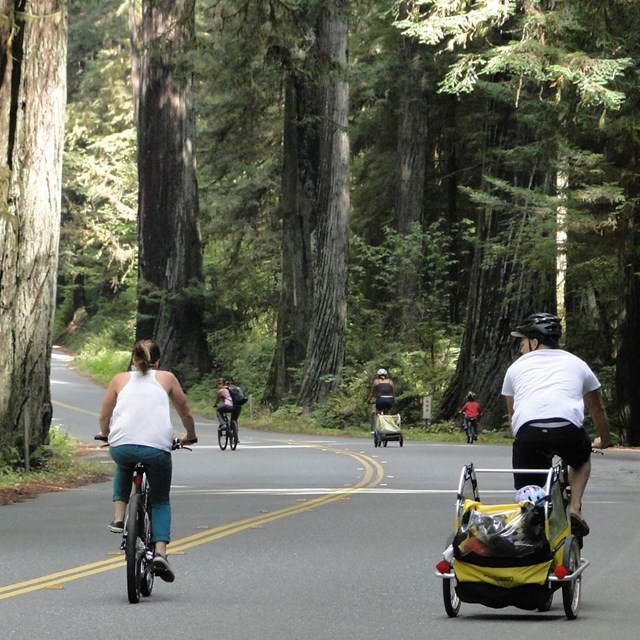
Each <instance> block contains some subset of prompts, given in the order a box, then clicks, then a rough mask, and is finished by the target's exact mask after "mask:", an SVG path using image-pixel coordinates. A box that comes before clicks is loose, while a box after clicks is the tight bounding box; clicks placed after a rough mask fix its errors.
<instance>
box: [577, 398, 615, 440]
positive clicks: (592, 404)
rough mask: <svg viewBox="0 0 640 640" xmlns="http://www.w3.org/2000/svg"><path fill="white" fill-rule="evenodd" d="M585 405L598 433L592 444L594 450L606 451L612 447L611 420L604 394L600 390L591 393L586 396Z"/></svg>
mask: <svg viewBox="0 0 640 640" xmlns="http://www.w3.org/2000/svg"><path fill="white" fill-rule="evenodd" d="M584 404H585V406H586V407H587V409H589V413H590V414H591V418H592V419H593V425H594V426H595V428H596V431H597V432H598V437H597V438H596V439H595V440H594V441H593V442H592V443H591V446H592V447H593V448H594V449H606V448H607V447H610V446H611V444H612V442H611V433H610V432H609V419H608V418H607V412H606V411H605V409H604V404H603V402H602V394H601V393H600V389H596V390H595V391H590V392H589V393H587V394H586V395H585V396H584Z"/></svg>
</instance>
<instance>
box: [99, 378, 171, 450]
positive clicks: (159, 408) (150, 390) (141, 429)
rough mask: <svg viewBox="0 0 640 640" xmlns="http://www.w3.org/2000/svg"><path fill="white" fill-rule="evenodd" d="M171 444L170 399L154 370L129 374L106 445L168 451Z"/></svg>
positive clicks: (117, 403)
mask: <svg viewBox="0 0 640 640" xmlns="http://www.w3.org/2000/svg"><path fill="white" fill-rule="evenodd" d="M172 443H173V426H172V425H171V417H170V405H169V396H168V394H167V392H166V391H165V390H164V387H163V386H162V385H161V384H160V383H159V382H158V381H157V380H156V372H155V370H154V369H151V370H149V371H147V373H146V374H143V373H141V372H140V371H131V372H130V373H129V382H127V384H125V386H124V387H123V388H122V390H121V391H120V393H119V394H118V398H117V400H116V406H115V409H114V410H113V415H112V416H111V423H110V426H109V444H110V445H111V446H114V447H117V446H118V445H121V444H139V445H144V446H146V447H154V448H155V449H162V450H163V451H171V445H172Z"/></svg>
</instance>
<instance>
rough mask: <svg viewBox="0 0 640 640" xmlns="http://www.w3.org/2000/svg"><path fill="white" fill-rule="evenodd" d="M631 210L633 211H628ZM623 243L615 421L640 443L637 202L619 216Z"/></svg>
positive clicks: (639, 224)
mask: <svg viewBox="0 0 640 640" xmlns="http://www.w3.org/2000/svg"><path fill="white" fill-rule="evenodd" d="M630 209H632V210H630ZM620 238H621V243H622V251H621V259H622V275H623V283H622V292H621V293H622V297H623V300H624V315H623V318H622V322H621V326H620V347H619V348H618V357H617V361H616V396H617V398H616V399H617V403H616V404H617V408H618V422H619V424H620V427H621V430H622V432H623V434H624V435H625V436H626V444H628V445H629V446H633V447H637V446H640V394H639V393H638V363H639V362H640V335H639V334H638V327H640V277H639V276H638V274H639V273H640V249H639V247H640V207H638V205H637V204H636V205H635V206H633V207H629V208H628V209H625V210H624V211H623V212H622V214H621V216H620Z"/></svg>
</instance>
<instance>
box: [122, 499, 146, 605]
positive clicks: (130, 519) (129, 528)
mask: <svg viewBox="0 0 640 640" xmlns="http://www.w3.org/2000/svg"><path fill="white" fill-rule="evenodd" d="M141 511H142V507H141V504H140V494H139V493H134V494H133V495H132V496H131V498H130V499H129V507H128V509H127V523H126V525H125V532H126V535H127V543H126V545H125V556H126V558H127V596H128V597H129V602H130V603H131V604H137V603H138V602H140V568H141V562H140V557H141V552H140V548H141V547H142V543H141V542H140V529H141V528H142V526H143V525H142V520H141V518H142V515H141Z"/></svg>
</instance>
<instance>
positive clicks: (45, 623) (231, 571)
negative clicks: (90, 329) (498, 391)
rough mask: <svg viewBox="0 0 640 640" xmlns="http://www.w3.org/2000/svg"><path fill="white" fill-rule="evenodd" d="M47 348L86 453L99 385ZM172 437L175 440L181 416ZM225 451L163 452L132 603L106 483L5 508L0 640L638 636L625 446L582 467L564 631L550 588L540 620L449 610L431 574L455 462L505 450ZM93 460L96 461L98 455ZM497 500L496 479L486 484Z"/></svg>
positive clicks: (502, 457) (258, 445)
mask: <svg viewBox="0 0 640 640" xmlns="http://www.w3.org/2000/svg"><path fill="white" fill-rule="evenodd" d="M66 360H67V359H66V358H65V356H64V355H63V354H61V353H58V352H56V353H55V354H54V360H53V372H52V393H53V398H54V402H55V404H54V420H55V423H56V424H57V425H59V426H60V428H64V429H65V430H67V431H69V432H70V433H71V434H72V435H74V436H75V437H77V438H79V439H81V440H83V441H86V442H92V438H93V435H94V434H95V433H96V432H97V412H98V410H99V406H100V401H101V399H102V393H103V390H102V389H101V388H100V387H99V386H97V385H95V384H93V383H91V382H90V381H88V380H87V379H86V378H84V377H82V376H80V375H77V374H76V373H74V372H73V371H72V370H70V369H69V368H68V367H67V364H68V363H67V361H66ZM174 424H175V425H176V432H177V433H178V434H179V433H180V430H179V429H178V425H179V423H178V421H177V420H176V421H175V423H174ZM240 425H241V429H240V439H241V442H240V445H239V446H238V449H237V450H236V451H235V452H232V451H229V450H227V451H224V452H223V451H220V450H219V448H218V446H217V441H216V438H215V429H214V426H213V425H212V423H211V422H209V421H206V420H202V419H197V430H198V435H199V437H200V444H198V445H197V446H195V447H194V448H193V451H192V452H188V451H178V452H176V453H175V454H174V458H173V460H174V476H173V482H174V485H173V489H172V504H173V527H172V532H173V541H172V544H171V546H170V550H171V551H172V555H171V556H170V561H171V564H172V566H173V568H174V570H175V572H176V576H177V577H176V581H175V582H174V583H173V584H165V583H163V582H161V581H158V580H157V581H156V584H155V586H154V591H153V594H152V596H151V597H150V598H144V599H143V600H142V601H141V603H140V604H138V605H130V604H129V603H128V600H127V595H126V580H125V569H124V565H123V559H122V555H121V554H120V553H119V551H118V549H119V543H120V536H117V535H114V534H112V533H110V532H109V531H108V530H107V524H108V522H109V521H110V520H111V517H112V511H111V486H110V483H103V484H98V485H90V486H86V487H81V488H78V489H73V490H68V491H62V492H59V493H49V494H43V495H41V496H39V497H37V498H35V499H33V500H28V501H26V502H23V503H20V504H15V505H8V506H4V507H0V549H1V552H0V638H2V639H9V638H11V639H20V640H22V639H27V638H28V639H30V640H31V639H48V638H64V639H65V640H80V639H82V640H86V639H87V638H89V639H91V640H112V639H114V640H115V639H117V638H141V639H142V640H147V639H151V638H185V639H189V640H210V639H212V638H216V639H220V640H245V639H253V638H255V639H261V640H345V639H350V640H360V639H362V640H395V639H398V640H414V639H416V640H417V639H421V640H422V639H440V638H463V637H474V638H490V639H491V640H507V639H509V640H512V639H513V638H518V639H519V640H528V639H532V640H533V639H535V640H540V638H580V639H581V640H584V639H590V638H593V639H595V638H598V639H600V638H603V637H611V636H615V638H616V640H625V639H631V638H633V639H634V640H635V638H637V636H638V628H637V627H638V624H639V623H640V606H639V605H638V604H637V602H638V599H639V596H638V581H639V579H640V566H639V565H640V556H639V554H638V549H639V548H640V529H639V524H640V518H639V517H638V512H639V510H640V496H639V491H638V484H639V482H638V480H639V478H638V470H639V468H640V466H639V464H640V455H639V454H638V453H637V452H625V451H612V450H609V451H607V452H606V454H605V455H604V456H594V463H593V467H594V468H593V473H592V478H591V482H590V484H589V487H588V489H587V494H586V496H585V501H584V510H583V511H584V515H585V517H586V518H587V519H588V521H589V523H590V525H591V528H592V533H591V535H590V536H589V537H588V538H586V540H585V546H584V549H583V555H584V557H586V558H588V559H589V560H590V562H591V564H590V566H589V567H588V568H587V570H586V571H585V573H584V579H583V581H582V599H581V608H580V614H579V617H578V619H577V620H574V621H568V620H566V618H565V615H564V611H563V607H562V598H561V597H560V594H559V593H558V594H556V596H555V599H554V604H553V607H552V609H551V610H550V611H549V612H547V613H538V612H535V613H531V612H526V611H521V610H518V609H515V608H506V609H499V610H494V609H489V608H486V607H483V606H481V605H471V604H464V603H463V605H462V608H461V611H460V615H459V616H458V617H457V618H455V619H450V618H448V617H447V616H446V613H445V611H444V607H443V603H442V584H441V580H440V579H438V578H437V577H435V575H434V566H435V564H436V563H437V562H438V561H439V560H440V559H441V557H442V551H443V548H444V546H445V542H446V539H447V537H448V536H449V535H450V533H452V530H453V516H454V504H455V492H456V488H457V484H458V479H459V475H460V470H461V468H462V466H463V465H464V464H465V463H467V462H469V461H474V462H475V463H476V465H477V466H478V467H490V468H505V467H508V466H509V463H510V449H509V447H506V446H490V445H485V444H483V443H482V437H480V442H479V443H477V444H474V445H467V444H435V443H426V442H425V443H423V442H411V441H405V446H404V447H403V448H400V447H399V446H398V444H397V443H393V442H391V443H389V445H388V446H387V447H385V448H374V446H373V442H372V440H371V439H369V438H361V439H352V438H334V437H327V438H321V437H302V436H301V437H289V436H287V435H282V434H278V433H261V432H256V431H251V430H249V429H247V428H243V427H242V419H241V420H240ZM96 455H97V456H98V457H99V459H101V460H103V461H104V463H105V464H109V458H108V454H107V453H106V450H103V451H98V452H97V453H96ZM483 487H484V489H485V493H486V495H488V496H492V497H497V498H499V497H500V495H501V493H504V495H505V496H509V497H505V501H508V500H510V499H511V495H512V492H511V490H510V488H509V483H508V480H507V479H506V478H502V479H501V476H498V475H495V476H493V475H492V476H490V477H489V478H488V480H487V482H486V484H485V485H482V484H481V487H480V488H481V492H482V489H483Z"/></svg>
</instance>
